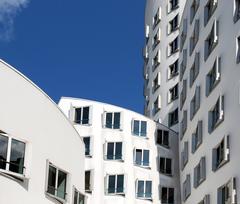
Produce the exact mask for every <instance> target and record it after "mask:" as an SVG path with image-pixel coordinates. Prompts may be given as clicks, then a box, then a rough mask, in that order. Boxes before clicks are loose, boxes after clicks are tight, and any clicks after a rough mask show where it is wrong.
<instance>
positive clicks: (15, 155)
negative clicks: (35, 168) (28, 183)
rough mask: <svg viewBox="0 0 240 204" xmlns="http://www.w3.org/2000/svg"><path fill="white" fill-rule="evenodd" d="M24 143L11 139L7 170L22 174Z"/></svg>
mask: <svg viewBox="0 0 240 204" xmlns="http://www.w3.org/2000/svg"><path fill="white" fill-rule="evenodd" d="M24 155H25V143H23V142H20V141H18V140H14V139H12V145H11V155H10V166H9V170H10V171H12V172H16V173H19V174H23V170H24Z"/></svg>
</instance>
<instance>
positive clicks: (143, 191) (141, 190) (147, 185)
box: [136, 180, 152, 199]
mask: <svg viewBox="0 0 240 204" xmlns="http://www.w3.org/2000/svg"><path fill="white" fill-rule="evenodd" d="M136 188H137V198H145V199H151V198H152V181H144V180H138V181H137V187H136Z"/></svg>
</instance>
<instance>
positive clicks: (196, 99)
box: [190, 86, 201, 120]
mask: <svg viewBox="0 0 240 204" xmlns="http://www.w3.org/2000/svg"><path fill="white" fill-rule="evenodd" d="M200 91H201V89H200V86H196V88H195V93H194V96H193V98H192V100H191V102H190V119H191V120H192V119H193V117H194V116H195V114H196V113H197V111H198V110H199V108H200V95H201V93H200Z"/></svg>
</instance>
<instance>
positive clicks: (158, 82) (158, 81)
mask: <svg viewBox="0 0 240 204" xmlns="http://www.w3.org/2000/svg"><path fill="white" fill-rule="evenodd" d="M160 85H161V75H160V72H159V73H158V74H157V76H156V77H155V79H154V80H153V92H155V91H156V90H157V89H158V88H159V87H160Z"/></svg>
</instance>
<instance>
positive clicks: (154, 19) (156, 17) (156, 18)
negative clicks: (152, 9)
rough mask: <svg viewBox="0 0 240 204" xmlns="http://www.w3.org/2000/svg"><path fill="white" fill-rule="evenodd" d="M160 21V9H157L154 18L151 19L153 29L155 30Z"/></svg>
mask: <svg viewBox="0 0 240 204" xmlns="http://www.w3.org/2000/svg"><path fill="white" fill-rule="evenodd" d="M160 21H161V7H160V8H158V10H157V12H156V14H155V16H154V17H153V28H155V27H156V26H157V24H158V23H159V22H160Z"/></svg>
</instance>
